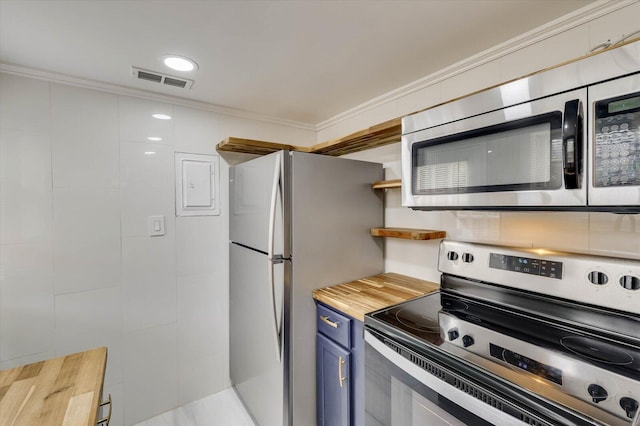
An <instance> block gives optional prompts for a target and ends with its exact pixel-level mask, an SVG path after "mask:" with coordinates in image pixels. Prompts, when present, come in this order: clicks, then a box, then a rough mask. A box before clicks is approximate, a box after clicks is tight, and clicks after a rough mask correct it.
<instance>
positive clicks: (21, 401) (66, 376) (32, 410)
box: [0, 346, 107, 426]
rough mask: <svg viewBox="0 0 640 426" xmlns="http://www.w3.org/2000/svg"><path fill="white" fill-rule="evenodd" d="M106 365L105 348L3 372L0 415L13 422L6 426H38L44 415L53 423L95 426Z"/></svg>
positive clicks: (0, 382) (0, 374)
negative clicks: (34, 425)
mask: <svg viewBox="0 0 640 426" xmlns="http://www.w3.org/2000/svg"><path fill="white" fill-rule="evenodd" d="M106 366H107V348H106V347H104V346H102V347H98V348H95V349H91V350H87V351H84V352H78V353H74V354H68V355H64V356H60V357H56V358H51V359H48V360H44V361H40V362H35V363H32V364H27V365H23V366H19V367H15V368H10V369H6V370H2V371H0V405H1V406H2V411H3V416H8V417H9V418H12V419H13V420H12V421H9V423H8V424H13V423H15V424H40V423H38V419H40V417H41V416H42V414H43V413H47V418H49V420H50V421H52V422H54V423H56V424H58V422H60V423H59V424H61V425H87V426H94V425H95V424H96V422H97V420H98V408H99V405H100V402H101V399H102V387H103V385H104V378H105V372H106ZM52 396H55V397H53V398H52ZM47 404H49V405H47ZM52 404H53V405H52ZM8 413H9V414H8ZM2 424H4V420H3V422H2Z"/></svg>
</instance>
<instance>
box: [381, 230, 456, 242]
mask: <svg viewBox="0 0 640 426" xmlns="http://www.w3.org/2000/svg"><path fill="white" fill-rule="evenodd" d="M371 235H373V236H374V237H391V238H404V239H406V240H437V239H440V238H446V236H447V233H446V232H445V231H436V230H433V229H412V228H371Z"/></svg>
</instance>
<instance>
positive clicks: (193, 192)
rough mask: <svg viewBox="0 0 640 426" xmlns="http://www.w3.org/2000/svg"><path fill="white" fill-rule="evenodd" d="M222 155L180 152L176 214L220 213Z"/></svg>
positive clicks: (178, 154)
mask: <svg viewBox="0 0 640 426" xmlns="http://www.w3.org/2000/svg"><path fill="white" fill-rule="evenodd" d="M219 176H220V157H218V156H217V155H201V154H184V153H180V152H177V153H176V216H212V215H219V214H220V197H219V194H220V184H219Z"/></svg>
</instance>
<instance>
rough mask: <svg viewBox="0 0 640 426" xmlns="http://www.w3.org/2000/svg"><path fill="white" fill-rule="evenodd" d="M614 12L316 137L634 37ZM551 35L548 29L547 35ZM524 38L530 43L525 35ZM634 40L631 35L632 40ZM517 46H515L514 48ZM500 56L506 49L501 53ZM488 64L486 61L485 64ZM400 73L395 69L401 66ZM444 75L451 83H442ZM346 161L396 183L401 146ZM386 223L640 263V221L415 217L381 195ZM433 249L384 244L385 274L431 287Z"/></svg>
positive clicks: (630, 24) (432, 244)
mask: <svg viewBox="0 0 640 426" xmlns="http://www.w3.org/2000/svg"><path fill="white" fill-rule="evenodd" d="M619 6H624V7H621V8H619V9H617V10H613V11H611V12H610V13H607V14H604V15H603V16H599V17H597V18H595V19H591V20H586V19H585V21H587V22H584V23H582V24H581V25H577V26H573V27H571V28H568V29H566V30H563V31H560V32H558V33H557V34H555V35H553V36H549V37H544V36H540V33H538V35H537V37H538V38H539V39H540V40H538V41H537V42H535V43H533V44H529V45H527V44H528V42H527V40H528V39H527V37H522V38H521V39H522V40H524V41H521V42H520V43H521V44H522V46H523V47H521V48H519V49H511V50H513V51H512V52H510V53H506V54H502V55H501V54H499V53H495V52H500V50H499V49H495V50H494V52H484V54H480V55H478V56H477V66H474V65H473V63H474V60H473V59H472V60H469V61H465V62H464V63H461V64H456V65H454V66H452V67H451V68H450V69H448V70H445V71H441V72H438V73H435V74H434V75H433V76H428V77H427V78H426V79H425V81H433V83H432V84H428V85H423V87H421V88H420V89H419V90H416V91H413V92H410V93H406V94H405V95H404V96H402V97H396V99H393V100H391V101H388V102H383V103H380V104H379V105H377V106H375V107H369V108H361V111H360V112H359V113H358V114H350V115H347V118H344V119H341V120H338V121H336V122H335V123H331V125H328V126H326V127H324V128H323V129H321V130H320V131H319V132H318V141H323V140H329V139H332V138H336V137H339V136H343V135H345V134H348V133H350V132H354V131H356V130H359V129H363V128H366V127H368V126H371V125H373V124H376V123H379V122H382V121H386V120H389V119H392V118H394V117H399V116H402V115H405V114H409V113H411V112H414V111H418V110H422V109H425V108H428V107H430V106H433V105H437V104H439V103H442V102H445V101H448V100H451V99H454V98H456V97H459V96H463V95H465V94H469V93H472V92H474V91H478V90H482V89H484V88H486V87H489V86H492V85H495V84H498V83H500V82H503V81H508V80H511V79H514V78H517V77H520V76H524V75H526V74H529V73H532V72H535V71H538V70H541V69H544V68H546V67H549V66H553V65H556V64H559V63H562V62H564V61H567V60H571V59H574V58H577V57H580V56H582V55H584V54H585V53H586V52H588V51H589V50H590V49H591V48H593V47H594V46H597V45H598V44H600V43H602V42H605V41H607V40H611V41H614V42H615V41H616V40H618V39H619V38H621V37H622V35H626V34H631V33H633V32H634V31H637V30H640V23H639V21H638V19H637V17H638V16H640V3H638V2H619V3H615V2H614V3H613V7H611V8H610V9H615V8H616V7H619ZM550 28H551V27H550ZM529 36H530V37H534V35H532V34H530V35H529ZM636 37H637V35H636ZM518 42H519V41H514V42H513V43H514V44H517V43H518ZM504 50H505V51H508V50H509V49H508V48H506V47H504ZM491 55H493V56H494V58H493V59H492V60H490V61H486V59H485V58H486V57H487V56H491ZM400 66H401V64H400ZM447 74H449V75H451V76H450V77H447ZM347 157H351V158H358V159H363V160H368V161H376V162H381V163H384V164H385V167H386V170H387V175H388V177H389V178H399V177H400V164H399V161H400V144H393V145H389V146H386V147H382V148H378V149H373V150H369V151H363V152H360V153H356V154H351V155H348V156H347ZM385 203H386V204H385V222H386V226H389V227H415V228H426V229H441V230H445V231H446V232H447V237H448V238H450V239H457V240H463V241H477V242H490V243H495V244H501V245H518V246H527V247H531V246H534V247H545V248H553V249H558V250H565V251H576V252H585V253H593V254H602V255H611V256H620V257H631V258H638V259H640V217H638V216H637V215H616V214H611V213H575V212H540V213H528V212H418V211H412V210H410V209H407V208H402V207H401V197H400V191H399V190H397V189H395V190H387V191H386V199H385ZM437 253H438V241H427V242H424V241H408V240H397V239H393V238H387V239H386V241H385V270H386V271H392V272H398V273H403V274H407V275H412V276H415V277H418V278H423V279H428V280H433V281H438V280H439V273H438V271H437V262H436V260H437Z"/></svg>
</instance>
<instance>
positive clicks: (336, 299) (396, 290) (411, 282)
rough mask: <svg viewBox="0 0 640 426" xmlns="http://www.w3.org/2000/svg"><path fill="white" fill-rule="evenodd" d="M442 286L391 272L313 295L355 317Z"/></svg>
mask: <svg viewBox="0 0 640 426" xmlns="http://www.w3.org/2000/svg"><path fill="white" fill-rule="evenodd" d="M439 289H440V284H437V283H433V282H430V281H424V280H420V279H417V278H413V277H408V276H406V275H400V274H396V273H393V272H387V273H384V274H380V275H374V276H372V277H366V278H361V279H359V280H356V281H352V282H348V283H344V284H338V285H334V286H330V287H324V288H320V289H317V290H314V291H313V298H314V299H315V300H317V301H319V302H322V303H325V304H327V305H329V306H331V307H332V308H335V309H337V310H338V311H340V312H343V313H345V314H347V315H350V316H351V317H353V318H355V319H358V320H360V321H364V315H365V314H366V313H369V312H373V311H377V310H378V309H383V308H387V307H389V306H392V305H396V304H398V303H402V302H406V301H407V300H411V299H415V298H416V297H420V296H424V295H425V294H429V293H433V292H434V291H437V290H439Z"/></svg>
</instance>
